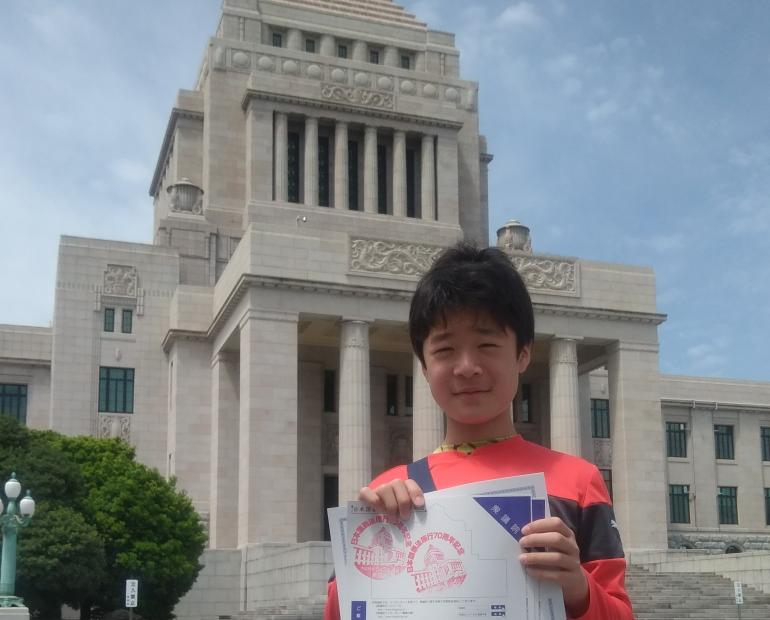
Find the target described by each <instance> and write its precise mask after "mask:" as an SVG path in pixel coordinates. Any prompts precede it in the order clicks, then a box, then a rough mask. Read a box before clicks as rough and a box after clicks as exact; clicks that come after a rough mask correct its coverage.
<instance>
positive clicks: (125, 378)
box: [99, 366, 134, 413]
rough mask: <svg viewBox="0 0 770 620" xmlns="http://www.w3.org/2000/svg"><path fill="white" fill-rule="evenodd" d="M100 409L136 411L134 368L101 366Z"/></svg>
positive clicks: (120, 411)
mask: <svg viewBox="0 0 770 620" xmlns="http://www.w3.org/2000/svg"><path fill="white" fill-rule="evenodd" d="M99 411H103V412H106V413H133V412H134V369H133V368H110V367H108V366H101V367H100V368H99Z"/></svg>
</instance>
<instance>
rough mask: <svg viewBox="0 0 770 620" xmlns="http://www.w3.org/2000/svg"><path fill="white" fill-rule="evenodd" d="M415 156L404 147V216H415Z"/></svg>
mask: <svg viewBox="0 0 770 620" xmlns="http://www.w3.org/2000/svg"><path fill="white" fill-rule="evenodd" d="M416 166H417V157H415V152H414V149H406V217H417V183H416V179H417V170H416V168H415V167H416Z"/></svg>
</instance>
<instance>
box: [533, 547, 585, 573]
mask: <svg viewBox="0 0 770 620" xmlns="http://www.w3.org/2000/svg"><path fill="white" fill-rule="evenodd" d="M519 561H520V562H521V563H522V565H523V566H524V567H525V568H527V569H529V568H532V569H537V570H550V571H565V572H567V571H571V570H574V569H575V568H577V567H578V566H580V563H579V562H575V561H574V559H573V558H571V557H570V556H567V555H564V554H563V553H558V552H556V551H535V552H530V553H522V554H521V555H520V556H519Z"/></svg>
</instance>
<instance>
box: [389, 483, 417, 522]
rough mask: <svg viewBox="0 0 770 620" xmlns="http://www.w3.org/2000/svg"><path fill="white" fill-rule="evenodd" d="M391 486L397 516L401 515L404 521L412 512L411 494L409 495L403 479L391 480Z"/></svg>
mask: <svg viewBox="0 0 770 620" xmlns="http://www.w3.org/2000/svg"><path fill="white" fill-rule="evenodd" d="M391 488H392V489H393V494H394V495H395V498H396V503H397V505H398V516H399V517H401V520H402V521H406V520H407V519H408V518H409V515H410V514H412V496H411V495H409V489H408V488H407V486H406V483H405V482H404V481H403V480H397V481H395V482H393V485H392V486H391Z"/></svg>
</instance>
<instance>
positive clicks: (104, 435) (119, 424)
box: [99, 413, 131, 442]
mask: <svg viewBox="0 0 770 620" xmlns="http://www.w3.org/2000/svg"><path fill="white" fill-rule="evenodd" d="M99 437H100V438H101V439H113V438H116V437H117V438H118V439H122V440H123V441H126V442H128V441H130V440H131V416H129V415H110V414H106V413H100V414H99Z"/></svg>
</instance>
